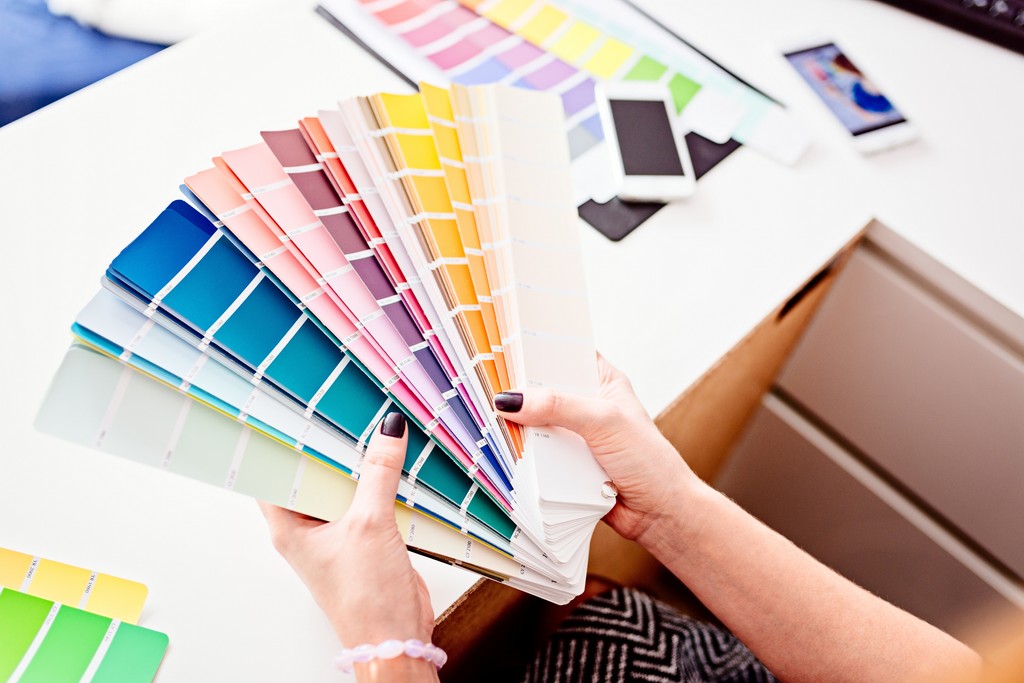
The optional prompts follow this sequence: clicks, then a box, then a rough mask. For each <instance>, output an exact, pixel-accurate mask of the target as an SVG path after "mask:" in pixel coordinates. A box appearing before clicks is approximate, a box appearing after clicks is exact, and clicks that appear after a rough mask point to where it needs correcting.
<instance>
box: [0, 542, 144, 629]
mask: <svg viewBox="0 0 1024 683" xmlns="http://www.w3.org/2000/svg"><path fill="white" fill-rule="evenodd" d="M0 586H3V587H4V588H13V589H15V590H18V591H21V592H22V593H28V594H29V595H34V596H36V597H39V598H44V599H46V600H53V601H54V602H60V603H64V604H67V605H71V606H73V607H77V608H79V609H82V610H85V611H87V612H92V613H94V614H99V615H100V616H104V617H109V618H111V619H119V620H120V621H126V622H128V623H129V624H135V623H137V622H138V621H139V615H140V614H141V613H142V607H143V605H144V604H145V603H146V595H147V593H148V591H147V589H146V587H145V586H144V585H142V584H141V583H139V582H137V581H129V580H128V579H121V578H118V577H116V576H110V575H109V574H101V573H99V572H96V571H92V570H89V569H82V568H81V567H74V566H72V565H70V564H64V563H63V562H55V561H53V560H47V559H44V558H41V557H37V556H33V555H28V554H25V553H19V552H17V551H14V550H8V549H7V548H0Z"/></svg>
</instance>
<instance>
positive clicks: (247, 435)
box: [36, 345, 512, 555]
mask: <svg viewBox="0 0 1024 683" xmlns="http://www.w3.org/2000/svg"><path fill="white" fill-rule="evenodd" d="M36 427H37V428H38V429H39V430H40V431H43V432H46V433H48V434H52V435H54V436H57V437H60V438H63V439H66V440H68V441H72V442H74V443H78V444H82V445H84V446H88V447H91V448H96V449H98V450H101V451H104V452H107V453H111V454H113V455H117V456H119V457H123V458H127V459H129V460H133V461H135V462H139V463H141V464H144V465H149V466H151V467H157V468H159V469H163V470H167V471H169V472H174V473H176V474H180V475H182V476H186V477H189V478H191V479H196V480H198V481H202V482H205V483H208V484H212V485H214V486H217V487H220V488H225V489H229V490H233V491H236V492H238V493H243V494H245V495H249V496H252V497H255V498H259V499H260V500H265V501H267V502H269V503H273V504H274V505H278V506H281V507H287V508H289V509H292V510H295V511H297V512H301V513H303V514H307V515H309V516H311V517H316V518H318V519H325V520H332V519H337V518H338V517H340V516H341V515H342V514H343V513H344V511H345V509H346V508H347V506H348V501H349V499H350V498H351V495H352V491H353V490H354V483H353V482H352V481H351V479H350V478H349V477H348V476H346V475H345V474H343V473H342V472H341V471H338V470H336V469H333V468H331V467H328V466H327V465H325V464H323V463H321V462H318V461H315V460H312V459H311V458H309V456H307V455H305V454H303V453H300V452H299V451H296V450H294V449H293V448H290V447H289V446H287V445H285V444H284V443H281V442H280V441H278V440H275V439H273V438H270V437H268V436H266V435H264V434H262V433H260V432H257V431H254V430H253V429H251V428H250V427H248V426H246V425H244V424H242V423H241V422H239V421H237V420H235V419H232V418H230V417H228V416H227V415H225V414H224V413H222V412H220V411H218V410H215V409H214V408H212V407H210V406H208V405H205V404H203V403H201V402H199V401H197V400H195V399H194V398H192V397H190V396H188V395H186V394H183V393H181V392H180V391H178V390H176V389H174V388H172V387H170V386H168V385H167V384H165V383H162V382H159V381H157V380H155V379H153V378H152V377H149V376H147V375H144V374H142V373H141V372H139V371H138V370H135V369H133V368H131V367H130V366H128V365H125V364H123V363H121V362H119V361H117V360H115V359H113V358H111V357H109V356H107V355H104V354H103V353H100V352H99V351H94V350H92V349H89V348H86V347H83V346H77V345H76V346H72V347H71V349H69V350H68V353H67V355H66V356H65V359H64V362H63V363H62V364H61V367H60V369H59V370H58V371H57V375H56V377H55V378H54V381H53V384H52V385H51V387H50V390H49V391H48V392H47V395H46V398H45V399H44V401H43V405H42V407H41V408H40V411H39V414H38V416H37V418H36ZM411 489H412V487H411V486H410V485H409V484H408V483H407V482H402V484H401V486H400V489H399V490H400V493H402V497H403V500H405V499H408V498H409V497H410V494H411ZM428 495H429V492H428V491H426V490H420V491H419V494H418V495H417V496H416V498H417V500H418V498H419V496H424V497H426V496H428ZM473 500H474V501H475V500H476V497H474V498H473ZM435 503H436V504H435V505H431V506H430V509H428V508H427V507H426V506H424V507H423V508H420V507H419V506H417V509H421V510H422V511H424V512H425V513H427V514H429V515H430V516H431V517H434V518H435V519H439V520H441V521H443V522H445V523H446V524H447V525H448V526H450V527H453V528H456V529H460V528H463V527H464V528H465V532H464V533H465V534H468V535H469V536H470V537H472V538H474V539H476V540H478V541H481V542H483V543H484V544H486V545H488V546H490V547H491V548H494V549H495V550H498V551H499V552H501V553H503V554H505V555H511V553H512V551H511V544H510V542H509V541H508V540H507V539H506V538H504V537H503V536H502V535H499V534H498V533H496V532H495V531H494V530H491V529H490V528H488V527H487V526H486V525H484V524H482V523H481V522H480V521H479V520H478V519H477V518H476V517H474V516H472V515H467V516H462V515H460V514H459V512H460V511H459V509H458V507H456V506H454V505H451V504H448V505H447V508H445V507H443V501H442V500H441V499H437V500H436V501H435ZM470 507H472V506H470ZM463 538H465V537H463Z"/></svg>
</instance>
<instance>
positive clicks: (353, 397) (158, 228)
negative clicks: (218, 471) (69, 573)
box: [107, 201, 515, 538]
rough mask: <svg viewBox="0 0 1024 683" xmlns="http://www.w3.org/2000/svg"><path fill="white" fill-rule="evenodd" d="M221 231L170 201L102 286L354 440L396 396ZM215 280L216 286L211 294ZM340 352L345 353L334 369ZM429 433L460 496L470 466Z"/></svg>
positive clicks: (501, 519) (413, 436)
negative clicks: (312, 409) (214, 291)
mask: <svg viewBox="0 0 1024 683" xmlns="http://www.w3.org/2000/svg"><path fill="white" fill-rule="evenodd" d="M225 234H226V233H223V232H218V231H217V230H216V228H215V226H214V225H213V224H210V223H209V222H208V221H207V219H206V218H204V217H203V216H202V214H200V213H198V212H197V211H196V210H195V209H193V208H192V207H189V206H188V205H187V204H185V203H184V202H181V201H177V202H173V203H172V204H171V205H170V206H169V207H168V208H167V209H165V210H164V211H163V212H162V213H161V214H160V216H158V218H157V219H156V220H155V221H154V222H153V223H152V224H151V225H150V226H149V227H147V228H146V230H144V231H143V232H142V234H140V235H139V236H138V237H137V238H136V239H135V240H134V241H133V242H132V243H131V244H130V245H129V246H128V247H126V248H125V249H124V250H122V252H121V253H120V254H119V255H118V256H117V257H116V258H115V259H114V261H113V262H112V263H111V265H110V268H109V269H108V272H107V275H108V282H107V288H108V289H110V290H111V291H113V292H114V293H115V294H117V295H118V296H119V297H120V298H122V299H124V300H125V301H126V302H128V303H130V304H132V305H134V306H137V307H139V308H140V309H143V310H145V313H146V314H147V316H148V317H149V318H151V319H152V320H153V321H154V322H156V323H157V324H159V325H161V326H164V327H165V328H167V329H170V330H172V331H174V332H175V333H176V334H178V336H180V337H182V338H183V339H186V340H188V341H190V342H191V343H193V344H194V345H198V346H200V347H201V348H202V350H204V351H206V350H207V348H208V351H209V353H210V355H211V356H216V357H217V358H218V359H219V360H221V361H223V362H224V363H225V364H226V365H228V366H229V367H232V368H234V369H237V370H239V371H240V372H242V373H244V374H245V375H246V377H247V379H251V380H252V381H253V383H261V382H266V383H268V384H269V385H271V386H272V387H274V388H275V389H277V390H279V391H280V392H282V394H283V395H284V396H285V397H287V398H288V400H291V401H294V402H297V403H298V404H300V405H301V407H302V408H307V407H310V406H315V413H316V414H317V415H318V416H320V417H321V418H322V419H325V420H327V421H328V422H329V423H330V424H332V425H335V426H336V427H338V428H339V429H341V430H342V431H343V432H345V433H346V434H347V435H348V436H349V437H351V438H353V439H355V440H357V441H359V440H360V439H361V438H362V437H364V435H365V434H367V431H366V428H367V423H368V421H369V420H368V418H367V416H369V417H371V418H373V417H376V418H377V419H379V418H380V417H382V416H383V413H381V412H380V411H381V410H383V409H385V408H386V402H387V401H389V400H390V401H392V402H393V403H396V404H397V402H395V401H394V397H393V396H392V395H391V394H390V393H388V392H386V391H385V390H384V389H383V387H382V386H380V385H379V383H378V382H377V381H376V380H375V379H374V378H373V377H372V376H371V375H370V373H368V372H367V371H366V369H365V368H364V367H363V366H362V364H361V363H358V361H357V360H356V359H355V358H354V357H352V356H351V355H350V354H347V353H346V352H345V351H343V350H342V349H341V348H339V347H338V346H337V345H336V340H334V339H333V337H330V336H328V335H325V334H323V332H322V330H321V329H320V327H319V326H317V325H315V324H313V322H312V318H311V316H310V315H309V313H308V311H305V310H303V309H300V308H298V307H296V306H295V305H294V302H293V301H292V300H291V299H289V298H288V297H287V296H286V295H285V294H283V293H282V292H281V290H280V289H278V287H277V286H276V285H275V284H274V283H273V282H272V281H270V280H269V279H267V278H266V277H265V276H264V275H263V274H262V272H261V270H260V269H259V268H258V267H257V266H256V265H255V264H253V263H251V262H250V261H249V260H248V259H247V257H246V256H245V254H244V253H243V252H241V251H239V250H238V249H237V248H236V247H235V245H234V244H233V243H232V241H231V240H229V239H227V238H226V237H224V235H225ZM204 240H205V241H204ZM182 245H184V246H182ZM183 273H184V275H182V274H183ZM211 290H217V293H216V295H215V296H214V295H212V294H211ZM128 350H129V351H132V350H134V346H133V345H129V348H128ZM346 359H349V360H350V361H351V362H349V363H348V364H347V365H346V366H345V367H344V368H343V369H342V371H341V372H340V374H337V373H335V370H336V369H337V368H338V367H339V366H340V365H342V364H343V363H344V362H345V361H346ZM183 379H188V378H187V377H185V378H183ZM235 407H236V408H237V407H241V404H235ZM403 412H405V413H406V415H407V417H409V418H410V420H411V421H412V423H413V424H415V425H416V426H417V427H418V429H415V430H410V443H409V447H410V450H413V451H416V452H421V451H422V449H423V448H424V447H425V445H426V439H428V438H431V437H428V436H427V433H426V430H425V426H424V425H423V424H422V423H420V421H419V420H417V419H416V418H415V417H414V416H413V415H412V414H411V413H409V412H408V411H405V410H404V409H403ZM433 440H434V442H435V444H436V445H437V448H438V451H439V453H438V454H437V455H436V456H435V457H442V456H447V458H448V459H449V460H450V462H451V464H452V465H453V466H438V467H435V468H434V471H435V472H440V471H442V470H444V471H445V472H447V473H450V474H451V475H452V479H451V480H449V481H445V482H442V483H439V487H440V488H437V489H436V490H439V491H440V490H444V491H446V492H452V493H451V495H452V496H454V497H455V498H456V499H457V500H456V501H454V502H461V500H462V499H463V498H464V497H465V496H466V495H467V494H468V492H469V490H470V489H471V487H472V486H473V482H472V481H471V480H470V477H469V476H468V474H467V470H466V466H465V465H464V464H463V463H461V462H460V461H459V460H458V459H457V458H455V457H454V455H453V454H451V453H450V452H448V451H447V449H445V448H444V446H443V445H442V444H441V443H440V441H438V440H436V439H433ZM482 464H483V465H486V463H485V462H484V463H482ZM485 469H492V468H486V467H485ZM488 479H489V481H491V482H494V481H496V479H495V477H491V476H489V477H488ZM428 485H431V484H428ZM460 489H461V491H460ZM483 490H484V493H485V495H484V496H482V497H481V501H480V502H479V503H478V504H477V506H476V507H475V509H476V510H479V511H481V512H484V513H486V514H487V515H488V519H487V523H489V524H491V526H492V528H495V529H496V530H498V529H500V530H501V533H502V534H503V535H505V536H506V538H511V532H512V531H514V528H515V525H514V524H513V523H512V521H511V520H510V519H509V517H508V515H507V513H506V512H505V511H504V510H503V509H502V507H503V506H502V504H501V502H500V501H498V500H497V499H496V498H495V497H494V496H493V495H492V494H491V492H490V491H488V490H487V488H486V487H484V489H483ZM484 499H487V500H489V501H491V506H488V505H487V503H485V502H484ZM489 508H493V509H489Z"/></svg>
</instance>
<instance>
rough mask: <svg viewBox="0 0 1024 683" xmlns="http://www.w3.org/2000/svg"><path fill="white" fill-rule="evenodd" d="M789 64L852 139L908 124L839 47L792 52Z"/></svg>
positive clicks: (787, 54) (825, 46) (823, 46)
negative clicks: (852, 136)
mask: <svg viewBox="0 0 1024 683" xmlns="http://www.w3.org/2000/svg"><path fill="white" fill-rule="evenodd" d="M786 60H787V61H788V62H789V63H790V64H791V65H792V66H793V68H794V69H796V70H797V73H799V74H800V76H801V77H802V78H803V79H804V80H805V81H806V82H807V84H808V85H810V86H811V89H812V90H814V92H815V93H816V94H817V95H818V97H820V98H821V99H822V100H823V101H824V102H825V104H826V105H827V106H828V108H829V109H830V110H831V111H832V113H833V114H835V115H836V117H837V118H838V119H839V120H840V122H842V124H843V125H844V126H846V129H847V130H848V131H850V133H851V134H852V135H863V134H864V133H869V132H871V131H875V130H879V129H881V128H887V127H889V126H895V125H897V124H900V123H904V122H906V119H905V118H904V117H903V114H901V113H900V112H899V110H897V109H896V107H894V106H893V104H892V102H890V101H889V98H887V97H886V96H885V95H883V94H882V93H881V91H879V89H878V88H876V87H875V85H874V84H873V83H872V82H871V80H870V79H868V77H867V76H865V75H864V73H863V72H862V71H861V70H860V69H858V68H857V67H856V66H855V65H854V63H853V62H852V61H850V59H849V57H847V56H846V55H845V54H843V52H842V51H841V50H840V49H839V48H838V47H837V46H836V45H835V44H833V43H828V44H825V45H819V46H817V47H810V48H805V49H801V50H797V51H794V52H789V53H786Z"/></svg>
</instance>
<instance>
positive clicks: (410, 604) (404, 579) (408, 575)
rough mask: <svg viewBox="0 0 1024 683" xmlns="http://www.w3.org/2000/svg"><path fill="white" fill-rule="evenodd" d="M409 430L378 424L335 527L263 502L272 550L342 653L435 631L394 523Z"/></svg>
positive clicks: (396, 418) (390, 420)
mask: <svg viewBox="0 0 1024 683" xmlns="http://www.w3.org/2000/svg"><path fill="white" fill-rule="evenodd" d="M407 431H408V430H407V429H406V425H405V417H404V416H403V415H402V414H401V413H397V412H396V413H391V414H389V415H388V416H387V417H386V418H385V419H384V420H382V421H381V428H380V429H378V430H375V433H374V435H373V437H372V438H371V439H370V444H369V446H368V447H367V449H366V457H365V458H364V459H363V464H362V469H361V470H360V476H359V484H358V486H357V487H356V493H355V498H354V499H353V500H352V505H351V507H350V508H349V510H348V512H346V513H345V515H344V516H343V517H342V518H341V519H339V520H337V521H335V522H330V523H326V522H322V521H320V520H317V519H313V518H311V517H307V516H305V515H301V514H298V513H296V512H292V511H289V510H285V509H283V508H279V507H277V506H274V505H269V504H266V503H260V507H261V508H262V510H263V514H264V515H265V516H266V518H267V524H268V525H269V527H270V535H271V539H272V540H273V543H274V547H275V548H276V549H277V551H278V552H279V553H281V555H283V556H284V558H285V559H286V560H288V563H289V564H290V565H291V566H292V568H293V569H295V572H296V573H297V574H298V575H299V578H301V579H302V581H303V582H304V583H305V584H306V586H307V587H308V588H309V592H310V593H312V594H313V598H314V599H315V600H316V602H317V604H319V605H320V608H321V609H322V610H323V611H324V612H325V613H326V614H327V616H328V618H329V619H330V621H331V624H332V625H333V626H334V630H335V631H336V632H337V634H338V638H340V639H341V642H342V643H343V644H344V645H345V646H346V647H356V646H358V645H361V644H363V643H370V644H374V645H376V644H378V643H381V642H383V641H385V640H392V639H395V640H409V639H416V640H421V641H423V642H424V643H429V642H430V636H431V633H432V632H433V630H434V612H433V609H432V608H431V606H430V596H429V594H428V593H427V586H426V584H424V582H423V578H422V577H421V576H420V575H419V574H418V573H417V572H416V571H415V570H414V569H413V568H412V564H411V563H410V562H409V553H408V552H407V551H406V548H405V543H404V542H403V540H402V536H401V535H400V534H399V532H398V525H397V524H396V523H395V509H394V508H395V493H396V492H397V491H398V482H399V479H400V477H401V475H402V462H403V461H404V459H405V450H406V444H407V442H408V434H407ZM396 434H397V436H395V435H396Z"/></svg>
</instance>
